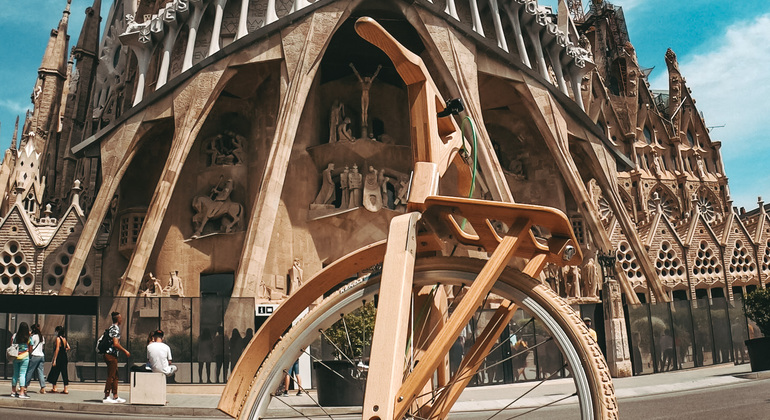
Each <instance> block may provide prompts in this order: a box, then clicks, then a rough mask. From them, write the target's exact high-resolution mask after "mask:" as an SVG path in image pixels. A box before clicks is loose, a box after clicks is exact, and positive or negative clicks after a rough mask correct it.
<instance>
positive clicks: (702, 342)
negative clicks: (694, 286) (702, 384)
mask: <svg viewBox="0 0 770 420" xmlns="http://www.w3.org/2000/svg"><path fill="white" fill-rule="evenodd" d="M708 306H709V304H708V299H698V300H696V301H693V305H692V318H693V324H694V326H695V366H706V365H712V364H714V358H713V357H712V356H713V355H712V351H713V348H714V347H713V345H714V342H713V340H712V337H711V322H710V319H709V307H708Z"/></svg>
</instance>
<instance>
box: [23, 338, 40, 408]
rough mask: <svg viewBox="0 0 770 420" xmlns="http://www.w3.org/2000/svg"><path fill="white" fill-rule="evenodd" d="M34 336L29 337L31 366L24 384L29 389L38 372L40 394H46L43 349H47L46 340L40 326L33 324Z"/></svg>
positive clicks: (28, 368)
mask: <svg viewBox="0 0 770 420" xmlns="http://www.w3.org/2000/svg"><path fill="white" fill-rule="evenodd" d="M31 329H32V335H30V337H29V343H30V346H32V350H30V354H29V366H28V367H27V377H26V378H25V381H24V384H25V385H26V386H27V388H29V384H30V382H32V376H33V375H34V374H35V372H37V380H38V382H40V393H41V394H45V374H44V372H43V369H44V368H45V353H43V348H44V347H45V338H43V334H41V333H40V324H38V323H35V324H32V328H31Z"/></svg>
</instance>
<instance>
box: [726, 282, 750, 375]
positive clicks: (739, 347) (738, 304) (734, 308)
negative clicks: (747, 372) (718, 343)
mask: <svg viewBox="0 0 770 420" xmlns="http://www.w3.org/2000/svg"><path fill="white" fill-rule="evenodd" d="M727 309H728V312H729V314H730V332H731V334H732V339H733V349H734V353H733V354H734V355H735V361H736V363H739V364H743V363H749V353H748V350H747V349H746V343H744V341H746V340H748V339H749V330H748V327H747V325H746V315H745V314H744V313H743V296H735V299H734V300H733V301H731V302H729V304H728V306H727Z"/></svg>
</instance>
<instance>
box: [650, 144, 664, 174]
mask: <svg viewBox="0 0 770 420" xmlns="http://www.w3.org/2000/svg"><path fill="white" fill-rule="evenodd" d="M652 171H653V172H654V173H655V175H657V176H658V177H660V176H661V175H663V170H661V167H660V156H659V155H658V151H657V150H653V151H652Z"/></svg>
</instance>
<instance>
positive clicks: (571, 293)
mask: <svg viewBox="0 0 770 420" xmlns="http://www.w3.org/2000/svg"><path fill="white" fill-rule="evenodd" d="M562 274H563V276H564V294H565V295H566V297H568V298H576V297H580V273H579V272H578V271H577V267H574V266H569V265H568V266H565V267H564V269H563V271H562Z"/></svg>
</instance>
